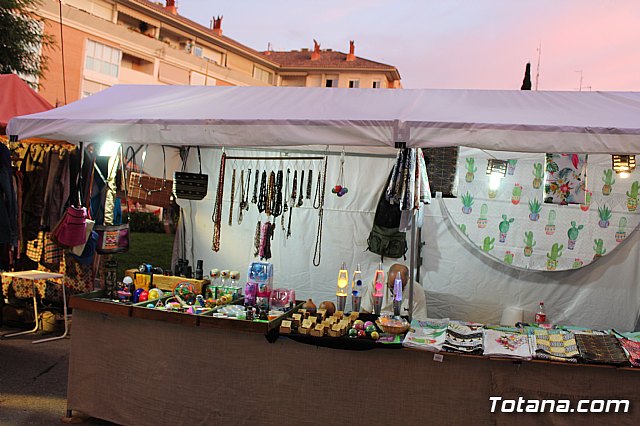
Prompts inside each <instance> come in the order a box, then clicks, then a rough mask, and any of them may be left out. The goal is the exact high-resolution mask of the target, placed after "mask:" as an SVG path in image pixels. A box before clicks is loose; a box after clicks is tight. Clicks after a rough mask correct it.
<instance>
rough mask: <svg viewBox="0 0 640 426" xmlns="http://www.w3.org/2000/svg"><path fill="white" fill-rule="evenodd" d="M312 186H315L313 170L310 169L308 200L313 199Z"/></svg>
mask: <svg viewBox="0 0 640 426" xmlns="http://www.w3.org/2000/svg"><path fill="white" fill-rule="evenodd" d="M311 185H313V170H312V169H309V176H307V200H310V199H311Z"/></svg>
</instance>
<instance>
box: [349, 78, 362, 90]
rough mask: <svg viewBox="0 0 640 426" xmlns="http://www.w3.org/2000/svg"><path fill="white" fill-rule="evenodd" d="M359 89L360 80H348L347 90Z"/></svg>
mask: <svg viewBox="0 0 640 426" xmlns="http://www.w3.org/2000/svg"><path fill="white" fill-rule="evenodd" d="M358 87H360V80H349V89H357V88H358Z"/></svg>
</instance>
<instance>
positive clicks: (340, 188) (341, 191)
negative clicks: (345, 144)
mask: <svg viewBox="0 0 640 426" xmlns="http://www.w3.org/2000/svg"><path fill="white" fill-rule="evenodd" d="M331 192H333V193H334V194H336V195H337V196H338V197H342V196H343V195H345V194H346V193H347V192H349V190H348V189H347V187H346V186H345V185H344V149H343V150H342V154H340V172H339V173H338V180H337V181H336V185H335V186H334V187H333V189H332V190H331Z"/></svg>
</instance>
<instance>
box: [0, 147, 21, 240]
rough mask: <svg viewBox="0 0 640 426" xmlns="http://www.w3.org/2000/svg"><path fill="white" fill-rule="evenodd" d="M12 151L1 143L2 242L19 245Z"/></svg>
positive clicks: (0, 223)
mask: <svg viewBox="0 0 640 426" xmlns="http://www.w3.org/2000/svg"><path fill="white" fill-rule="evenodd" d="M17 212H18V208H17V201H16V194H15V192H14V190H13V172H12V171H11V153H10V152H9V148H7V147H6V146H5V145H4V144H2V143H0V243H4V244H11V245H12V246H17V245H18V216H17V214H18V213H17Z"/></svg>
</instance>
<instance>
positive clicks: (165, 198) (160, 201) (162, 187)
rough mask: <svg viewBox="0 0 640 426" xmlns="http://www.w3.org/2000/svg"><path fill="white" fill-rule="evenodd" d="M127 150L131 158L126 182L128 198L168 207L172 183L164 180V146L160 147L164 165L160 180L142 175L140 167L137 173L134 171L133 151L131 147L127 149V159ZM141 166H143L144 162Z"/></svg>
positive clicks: (165, 172) (171, 193)
mask: <svg viewBox="0 0 640 426" xmlns="http://www.w3.org/2000/svg"><path fill="white" fill-rule="evenodd" d="M129 149H131V152H132V156H131V157H130V160H131V163H132V171H130V172H129V178H128V180H127V187H128V191H129V197H131V199H132V200H133V201H136V202H138V203H142V204H151V205H153V206H158V207H169V206H170V205H171V201H172V197H173V182H172V181H170V180H167V179H166V174H167V164H166V161H165V158H164V146H163V147H162V156H163V164H164V173H163V176H162V178H157V177H153V176H149V175H146V174H144V173H142V166H141V167H140V171H139V172H138V171H134V170H135V158H136V157H135V151H133V148H132V147H129V148H127V159H129ZM145 157H146V155H145ZM142 165H144V161H143V163H142Z"/></svg>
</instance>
